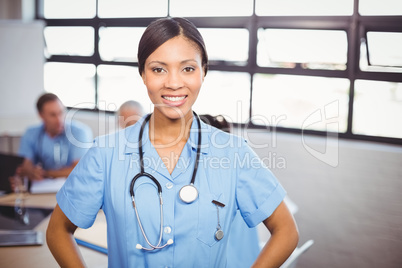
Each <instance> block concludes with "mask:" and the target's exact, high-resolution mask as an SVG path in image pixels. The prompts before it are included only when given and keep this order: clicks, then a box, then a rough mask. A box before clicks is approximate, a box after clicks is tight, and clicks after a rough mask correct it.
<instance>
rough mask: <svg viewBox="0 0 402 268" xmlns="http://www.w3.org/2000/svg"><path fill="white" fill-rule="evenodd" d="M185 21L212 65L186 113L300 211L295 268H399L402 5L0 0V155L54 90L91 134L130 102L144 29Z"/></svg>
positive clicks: (108, 126)
mask: <svg viewBox="0 0 402 268" xmlns="http://www.w3.org/2000/svg"><path fill="white" fill-rule="evenodd" d="M166 16H182V17H187V18H188V19H190V20H191V21H192V22H194V23H195V24H196V26H197V27H198V28H199V30H200V32H201V33H202V35H203V36H204V39H205V42H206V46H207V50H208V54H209V59H210V63H209V72H208V74H207V76H206V78H205V83H204V85H203V88H202V90H201V93H200V96H199V99H198V101H197V103H196V105H195V106H194V110H195V111H196V112H198V113H199V114H212V115H223V116H224V117H225V118H226V119H227V120H228V121H229V122H231V123H232V124H233V132H234V133H235V134H237V135H242V136H244V137H245V138H247V139H248V140H249V143H250V145H251V146H252V147H253V148H254V149H255V150H256V152H257V153H258V154H259V156H260V157H261V158H262V159H263V161H264V162H266V164H267V165H268V166H269V167H270V168H271V170H272V171H273V172H274V173H275V175H277V177H278V178H279V180H280V181H281V183H282V184H283V185H284V186H285V188H286V189H287V191H288V194H289V197H290V198H291V199H292V201H293V202H294V203H295V204H296V205H297V207H298V210H297V213H296V214H295V218H296V220H297V221H298V224H299V228H300V235H301V238H300V244H302V243H304V242H305V241H307V240H309V239H313V240H314V241H315V243H314V245H313V246H312V247H311V249H309V250H308V251H307V252H306V253H305V254H304V255H303V256H301V257H300V259H299V261H298V262H297V267H402V261H401V260H400V258H399V254H400V252H401V251H402V195H401V194H400V193H401V192H402V49H401V48H402V2H401V1H400V0H382V1H375V0H338V1H322V0H282V1H276V0H241V1H240V0H239V1H236V0H219V1H216V0H215V1H212V0H203V1H200V0H198V1H197V0H192V1H191V0H186V1H184V0H150V1H141V0H0V150H1V151H2V152H16V150H17V149H18V146H19V137H20V136H21V135H22V133H23V132H24V130H25V129H26V127H27V126H29V125H31V124H32V123H34V122H39V121H40V120H39V118H38V116H37V114H36V111H35V102H36V98H37V97H38V96H39V95H40V94H41V93H43V92H44V91H46V92H53V93H55V94H57V95H58V96H59V97H60V99H61V100H62V102H63V103H64V104H65V105H66V106H67V107H68V114H67V116H69V117H74V119H78V120H81V121H83V122H85V123H87V124H88V125H90V126H91V128H92V130H93V133H94V134H95V135H103V134H107V133H111V132H113V131H115V130H116V120H115V119H116V117H115V111H116V110H117V109H118V107H119V106H120V105H121V104H122V103H123V102H125V101H126V100H129V99H133V100H136V101H139V102H140V103H141V104H142V105H143V106H144V108H145V111H146V112H149V111H152V109H153V107H152V105H151V103H150V101H149V99H148V95H147V92H146V88H145V87H144V85H143V83H142V80H141V77H140V76H139V74H138V68H137V66H138V64H137V57H136V53H137V47H138V41H139V38H140V37H141V35H142V33H143V31H144V30H145V27H146V26H147V25H148V24H149V23H150V22H151V21H153V20H155V19H156V18H159V17H166Z"/></svg>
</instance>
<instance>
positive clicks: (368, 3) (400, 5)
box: [359, 0, 402, 15]
mask: <svg viewBox="0 0 402 268" xmlns="http://www.w3.org/2000/svg"><path fill="white" fill-rule="evenodd" d="M359 13H360V14H361V15H402V1H401V0H381V1H373V0H359Z"/></svg>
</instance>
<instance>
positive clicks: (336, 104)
mask: <svg viewBox="0 0 402 268" xmlns="http://www.w3.org/2000/svg"><path fill="white" fill-rule="evenodd" d="M348 93H349V81H348V80H347V79H339V78H326V77H310V76H289V75H270V74H256V75H255V76H254V84H253V113H252V115H251V119H252V120H255V121H256V122H255V123H256V124H262V125H266V126H276V127H288V128H297V129H303V130H305V129H313V130H321V131H332V132H338V131H339V132H345V131H346V127H347V116H348ZM328 107H329V108H331V109H333V110H335V111H334V112H333V113H332V114H331V116H330V118H332V119H333V121H336V122H337V124H336V125H337V128H336V129H335V128H333V129H328V128H327V125H328V124H327V120H325V118H324V117H322V116H321V118H318V119H319V120H315V119H314V122H313V123H314V124H312V123H311V124H310V120H311V118H312V117H313V116H315V113H316V112H317V111H318V112H320V111H321V110H325V109H328ZM332 126H335V124H332Z"/></svg>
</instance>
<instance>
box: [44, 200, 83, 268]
mask: <svg viewBox="0 0 402 268" xmlns="http://www.w3.org/2000/svg"><path fill="white" fill-rule="evenodd" d="M76 229H77V226H75V225H74V224H73V223H72V222H71V221H70V220H69V219H68V218H67V217H66V215H65V214H64V213H63V211H62V210H61V209H60V207H59V205H56V208H55V209H54V211H53V213H52V216H51V218H50V221H49V225H48V227H47V231H46V242H47V245H48V247H49V249H50V251H51V252H52V254H53V257H54V258H55V259H56V261H57V262H58V264H59V265H60V266H61V267H85V263H84V260H83V258H82V256H81V253H80V251H79V249H78V246H77V243H76V242H75V239H74V237H73V234H74V232H75V230H76Z"/></svg>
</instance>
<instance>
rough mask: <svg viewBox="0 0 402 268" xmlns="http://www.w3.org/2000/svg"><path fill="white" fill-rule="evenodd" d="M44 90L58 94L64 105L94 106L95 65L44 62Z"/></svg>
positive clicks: (77, 106) (76, 106)
mask: <svg viewBox="0 0 402 268" xmlns="http://www.w3.org/2000/svg"><path fill="white" fill-rule="evenodd" d="M44 68H45V74H44V76H45V79H44V80H45V81H44V82H45V90H46V91H48V92H53V93H55V94H56V95H58V96H59V98H60V99H61V101H62V102H63V103H64V105H65V106H69V107H75V108H94V107H95V83H94V82H95V79H94V77H95V66H94V65H92V64H76V63H58V62H48V63H46V64H45V67H44Z"/></svg>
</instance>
